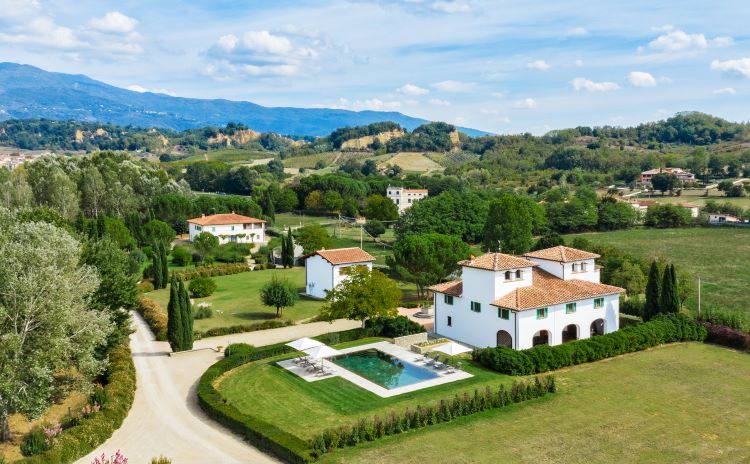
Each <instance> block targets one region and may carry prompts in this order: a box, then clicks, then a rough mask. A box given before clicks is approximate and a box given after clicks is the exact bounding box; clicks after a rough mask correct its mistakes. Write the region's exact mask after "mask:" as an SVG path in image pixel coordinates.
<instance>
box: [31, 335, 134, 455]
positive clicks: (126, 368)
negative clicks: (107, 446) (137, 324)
mask: <svg viewBox="0 0 750 464" xmlns="http://www.w3.org/2000/svg"><path fill="white" fill-rule="evenodd" d="M104 390H105V391H106V394H107V395H108V396H109V398H110V401H109V402H108V403H107V404H106V405H105V406H103V407H102V409H101V411H99V412H97V413H96V414H94V415H93V416H91V417H89V418H82V419H80V421H79V422H78V425H75V426H73V427H71V428H69V429H66V430H65V431H64V432H63V433H62V434H60V435H59V436H58V437H57V439H56V443H55V445H54V446H53V447H52V449H50V450H49V451H47V452H45V453H43V454H38V455H35V456H30V457H27V458H24V459H21V460H20V461H17V462H19V463H23V464H57V463H60V464H62V463H68V462H72V461H75V460H76V459H79V458H80V457H82V456H84V455H86V454H88V453H90V452H91V451H93V450H94V449H95V448H96V447H97V446H99V445H101V444H102V443H104V442H105V441H106V440H107V439H108V438H109V437H111V436H112V433H114V431H115V430H117V429H118V428H120V425H122V421H123V420H125V417H127V415H128V411H130V407H131V406H132V405H133V398H134V396H135V366H134V365H133V359H132V358H131V357H130V347H129V346H128V342H127V341H125V342H124V343H123V344H122V345H120V346H118V347H117V348H115V349H114V350H112V352H111V353H110V354H109V369H108V370H107V385H105V386H104Z"/></svg>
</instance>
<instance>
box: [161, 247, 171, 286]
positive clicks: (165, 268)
mask: <svg viewBox="0 0 750 464" xmlns="http://www.w3.org/2000/svg"><path fill="white" fill-rule="evenodd" d="M159 253H160V257H161V281H162V282H164V287H165V288H166V286H167V281H169V264H167V249H166V247H165V246H164V244H161V246H160V248H159Z"/></svg>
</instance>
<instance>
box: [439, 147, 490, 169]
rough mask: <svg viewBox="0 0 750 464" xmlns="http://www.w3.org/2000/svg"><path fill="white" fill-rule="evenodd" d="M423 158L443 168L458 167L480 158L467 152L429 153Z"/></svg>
mask: <svg viewBox="0 0 750 464" xmlns="http://www.w3.org/2000/svg"><path fill="white" fill-rule="evenodd" d="M425 156H427V157H428V158H430V159H431V160H432V161H434V162H436V163H438V164H440V165H441V166H442V167H444V168H448V167H453V166H460V165H462V164H466V163H470V162H472V161H477V160H479V159H480V158H481V157H480V156H479V155H477V154H476V153H471V152H468V151H449V152H442V153H441V152H429V153H425Z"/></svg>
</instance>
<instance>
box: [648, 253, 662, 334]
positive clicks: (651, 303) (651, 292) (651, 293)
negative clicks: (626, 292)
mask: <svg viewBox="0 0 750 464" xmlns="http://www.w3.org/2000/svg"><path fill="white" fill-rule="evenodd" d="M660 284H661V273H660V272H659V266H658V265H657V264H656V261H651V269H650V270H649V271H648V283H646V304H645V305H644V306H643V320H644V321H648V320H649V319H651V318H652V317H654V316H656V315H657V314H658V313H660V312H662V311H661V310H660V308H659V304H660V303H661V302H660V300H659V295H660V294H661V288H660V286H661V285H660Z"/></svg>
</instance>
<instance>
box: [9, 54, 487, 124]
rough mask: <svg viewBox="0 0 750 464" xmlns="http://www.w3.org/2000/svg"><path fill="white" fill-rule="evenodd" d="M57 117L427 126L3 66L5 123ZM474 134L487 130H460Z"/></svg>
mask: <svg viewBox="0 0 750 464" xmlns="http://www.w3.org/2000/svg"><path fill="white" fill-rule="evenodd" d="M37 118H45V119H54V120H75V121H86V122H108V123H112V124H117V125H122V126H127V125H132V126H137V127H146V128H148V127H160V128H167V129H174V130H185V129H192V128H197V127H205V126H224V125H225V124H227V123H229V122H239V123H243V124H245V125H246V126H248V127H250V128H252V129H253V130H255V131H258V132H276V133H278V134H283V135H296V136H304V135H309V136H323V135H328V134H329V133H331V132H332V131H333V130H335V129H337V128H340V127H345V126H359V125H365V124H370V123H373V122H379V121H393V122H395V123H397V124H400V125H401V126H402V127H404V128H407V129H409V130H411V129H414V128H415V127H417V126H419V125H421V124H424V123H427V122H429V121H426V120H424V119H419V118H414V117H411V116H407V115H405V114H402V113H399V112H384V111H348V110H340V109H326V108H292V107H267V106H262V105H258V104H255V103H251V102H245V101H231V100H223V99H214V100H209V99H198V98H183V97H173V96H169V95H164V94H157V93H150V92H143V93H141V92H135V91H132V90H127V89H122V88H119V87H115V86H112V85H109V84H106V83H104V82H100V81H97V80H94V79H91V78H89V77H87V76H84V75H80V74H64V73H56V72H48V71H45V70H43V69H40V68H37V67H34V66H30V65H23V64H17V63H7V62H6V63H0V120H7V119H37ZM460 130H461V131H463V132H466V133H467V134H469V135H474V136H476V135H485V134H486V132H482V131H478V130H475V129H468V128H460Z"/></svg>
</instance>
